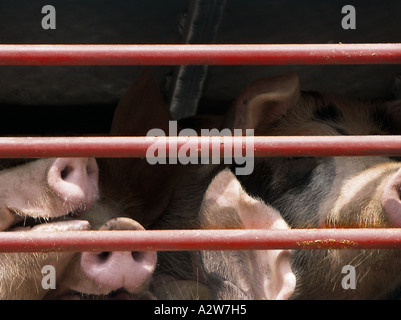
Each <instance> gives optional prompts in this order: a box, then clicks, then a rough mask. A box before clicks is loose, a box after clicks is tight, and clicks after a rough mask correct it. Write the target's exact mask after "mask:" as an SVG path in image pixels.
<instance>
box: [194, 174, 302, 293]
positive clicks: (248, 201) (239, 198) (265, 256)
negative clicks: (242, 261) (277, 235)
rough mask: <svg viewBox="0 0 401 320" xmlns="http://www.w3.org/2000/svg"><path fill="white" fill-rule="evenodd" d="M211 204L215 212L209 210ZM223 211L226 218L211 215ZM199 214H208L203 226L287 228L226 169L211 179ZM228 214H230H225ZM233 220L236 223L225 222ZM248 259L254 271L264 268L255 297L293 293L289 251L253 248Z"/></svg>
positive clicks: (278, 216)
mask: <svg viewBox="0 0 401 320" xmlns="http://www.w3.org/2000/svg"><path fill="white" fill-rule="evenodd" d="M212 207H213V210H212V212H213V213H214V214H213V213H212V214H211V211H210V208H212ZM228 208H229V210H227V209H228ZM202 210H203V211H202ZM208 210H209V212H206V211H208ZM222 212H225V215H226V216H225V217H223V218H222V217H221V216H220V217H218V218H214V217H212V218H210V216H211V215H212V216H213V215H216V214H219V213H222ZM200 214H201V216H204V215H206V216H207V217H206V219H205V223H206V224H205V225H204V227H207V228H229V227H231V228H232V227H234V228H235V227H237V228H245V229H265V230H268V229H283V230H285V229H289V227H288V226H287V224H286V223H285V221H284V220H283V219H282V217H281V216H280V214H279V213H278V212H277V211H276V210H274V209H273V208H272V207H270V206H268V205H266V204H264V203H263V202H262V201H260V200H257V199H254V198H252V197H251V196H249V195H248V194H247V193H246V192H245V191H244V190H243V189H242V186H241V184H240V182H239V181H238V180H237V178H236V177H235V176H234V175H233V174H232V173H231V172H230V171H229V170H225V171H222V172H220V173H219V174H218V175H217V176H216V177H215V178H214V179H213V181H212V182H211V184H210V186H209V188H208V190H207V191H206V194H205V197H204V202H203V203H202V207H201V213H200ZM229 214H231V217H229V216H227V215H229ZM232 221H234V223H233V224H237V226H235V225H234V226H233V225H231V226H230V225H228V224H229V223H232ZM235 221H236V222H235ZM251 259H252V260H253V261H252V263H250V265H252V266H253V268H254V269H255V273H257V271H256V270H265V272H263V271H262V272H260V274H261V277H262V278H263V279H258V281H257V282H258V283H259V284H260V285H261V286H262V288H261V289H260V291H261V292H262V294H261V296H258V297H257V298H259V299H288V298H289V297H290V296H291V295H292V293H293V292H294V290H295V283H296V281H295V275H294V273H293V272H292V270H291V266H290V251H288V250H255V251H254V255H253V256H252V258H251ZM239 267H241V266H239ZM267 270H269V272H267Z"/></svg>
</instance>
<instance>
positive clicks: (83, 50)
mask: <svg viewBox="0 0 401 320" xmlns="http://www.w3.org/2000/svg"><path fill="white" fill-rule="evenodd" d="M399 63H401V44H400V43H395V44H394V43H373V44H272V45H265V44H253V45H252V44H251V45H249V44H208V45H195V44H191V45H185V44H184V45H182V44H171V45H25V44H23V45H0V65H199V64H208V65H287V64H305V65H315V64H319V65H330V64H399Z"/></svg>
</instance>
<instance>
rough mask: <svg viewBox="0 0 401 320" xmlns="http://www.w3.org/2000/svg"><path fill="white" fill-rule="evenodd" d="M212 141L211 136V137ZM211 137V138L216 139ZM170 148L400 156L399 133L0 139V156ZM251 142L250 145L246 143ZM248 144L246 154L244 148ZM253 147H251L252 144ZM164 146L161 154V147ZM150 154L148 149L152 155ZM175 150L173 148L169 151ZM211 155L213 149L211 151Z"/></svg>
mask: <svg viewBox="0 0 401 320" xmlns="http://www.w3.org/2000/svg"><path fill="white" fill-rule="evenodd" d="M212 139H213V140H212ZM216 139H217V140H216ZM170 144H171V146H175V145H176V146H177V147H174V149H176V150H180V148H182V147H184V146H185V148H190V149H195V150H196V151H197V153H198V155H199V156H200V155H202V150H203V151H205V150H206V149H207V150H209V155H210V156H211V155H212V154H213V152H216V151H217V150H216V148H217V149H218V151H219V152H218V154H220V157H223V156H224V155H225V154H224V148H225V144H229V146H230V148H231V149H230V150H231V151H232V154H234V153H233V152H234V151H235V148H238V147H236V145H240V146H242V154H243V155H249V156H251V154H250V151H251V150H252V149H253V151H254V156H255V157H262V156H301V155H303V156H370V155H393V156H400V155H401V136H391V135H390V136H257V137H249V136H248V137H238V136H234V137H224V138H223V137H0V158H19V157H26V158H42V157H87V156H93V157H142V158H144V157H146V151H147V150H148V148H149V147H151V146H153V148H154V149H158V152H159V153H158V155H159V156H164V155H165V156H166V157H169V156H170V155H169V152H170V151H169V150H170ZM252 144H253V145H252ZM247 145H248V147H249V146H250V147H249V148H250V149H249V150H248V152H247V150H246V148H247ZM252 146H253V148H252ZM164 148H165V151H166V152H165V153H163V150H164ZM152 154H153V153H152ZM176 154H177V153H176V152H175V153H174V155H176ZM216 154H217V152H216Z"/></svg>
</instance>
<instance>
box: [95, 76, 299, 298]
mask: <svg viewBox="0 0 401 320" xmlns="http://www.w3.org/2000/svg"><path fill="white" fill-rule="evenodd" d="M171 120H172V119H171V117H170V114H169V112H168V107H167V104H166V103H165V102H164V99H163V96H162V95H161V93H160V90H159V87H158V85H157V82H156V80H155V79H154V77H153V75H152V72H151V71H150V70H149V69H144V70H143V71H142V72H141V73H140V74H139V75H138V76H137V78H136V79H135V81H134V82H133V84H132V85H131V86H130V88H129V89H128V90H127V92H126V94H125V95H124V96H123V97H122V99H121V100H120V103H119V105H118V107H117V109H116V111H115V114H114V117H113V121H112V126H111V128H112V129H111V135H125V136H146V134H147V131H149V130H151V129H154V128H158V129H162V130H163V131H165V132H167V131H168V128H169V126H168V125H169V121H171ZM216 123H220V118H215V117H206V118H205V119H198V121H197V125H198V127H199V125H200V124H201V125H200V126H201V127H202V128H203V127H204V126H209V127H212V126H215V125H216ZM98 163H99V167H100V172H102V175H100V181H102V179H105V180H106V181H111V180H119V181H125V185H123V186H121V185H120V187H117V188H113V189H110V190H109V188H107V190H102V192H101V194H104V195H107V197H109V198H113V199H118V202H119V203H127V205H125V206H122V207H123V210H122V211H121V212H120V213H121V214H122V215H124V216H127V217H129V218H131V219H134V220H136V221H138V222H140V223H141V224H142V225H144V226H145V227H146V229H199V228H200V229H214V228H236V229H243V228H248V229H249V228H263V229H270V228H271V229H287V228H288V226H287V224H286V223H285V222H284V220H283V219H282V218H281V217H280V215H279V214H278V212H277V211H275V210H274V209H273V208H271V207H270V206H267V205H265V204H264V203H263V202H262V201H260V200H259V199H255V198H252V197H250V196H249V195H247V194H246V193H245V192H244V191H243V189H242V188H241V186H240V184H239V181H238V180H237V179H236V178H235V176H234V175H233V174H232V173H230V172H229V171H227V170H223V169H224V168H222V167H221V166H213V165H212V166H204V165H191V166H186V165H182V164H176V165H160V164H155V165H150V164H149V163H147V160H146V159H135V158H132V159H129V158H124V159H98ZM221 170H223V171H222V172H220V171H221ZM127 173H129V175H130V177H134V178H131V180H127V179H126V180H123V179H124V177H126V176H127ZM119 177H121V178H119ZM139 181H141V182H139ZM146 181H148V182H146ZM101 185H102V183H101ZM111 185H115V183H112V184H111ZM148 185H149V186H151V187H149V188H147V186H148ZM122 190H125V191H124V192H121V191H122ZM127 195H131V196H130V197H129V198H127V197H126V196H127ZM134 199H137V201H134ZM130 204H132V205H130ZM134 204H135V206H134ZM248 210H249V212H248ZM96 217H98V216H96ZM96 217H95V218H96ZM259 220H260V224H259ZM100 223H103V221H101V222H100ZM91 224H94V222H91ZM216 261H220V262H221V263H220V264H218V265H216V264H215V262H216ZM289 261H290V260H289V251H288V250H271V251H261V252H258V251H244V252H241V251H230V252H225V251H218V252H211V251H206V252H195V253H194V252H186V251H166V252H159V253H158V265H157V268H156V270H155V273H154V275H153V280H152V284H151V290H152V293H153V294H154V295H155V297H156V298H158V299H201V300H204V299H287V298H288V297H289V296H290V295H291V294H292V292H293V290H294V288H295V277H294V274H293V273H292V271H291V268H290V262H289ZM224 279H225V281H224Z"/></svg>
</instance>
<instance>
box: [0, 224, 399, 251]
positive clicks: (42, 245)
mask: <svg viewBox="0 0 401 320" xmlns="http://www.w3.org/2000/svg"><path fill="white" fill-rule="evenodd" d="M0 243H1V245H0V252H51V251H68V252H81V251H149V250H150V251H177V250H183V251H188V250H245V249H247V250H248V249H249V250H268V249H344V248H348V249H360V248H367V249H401V229H398V228H394V229H392V228H388V229H293V230H238V229H235V230H148V231H132V230H131V231H65V232H48V233H46V232H34V231H32V232H0Z"/></svg>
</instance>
